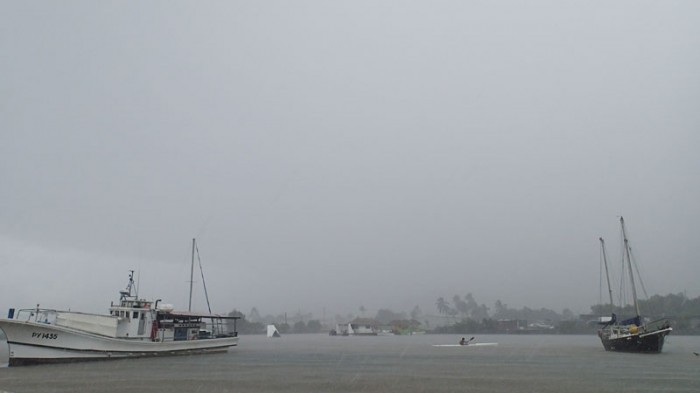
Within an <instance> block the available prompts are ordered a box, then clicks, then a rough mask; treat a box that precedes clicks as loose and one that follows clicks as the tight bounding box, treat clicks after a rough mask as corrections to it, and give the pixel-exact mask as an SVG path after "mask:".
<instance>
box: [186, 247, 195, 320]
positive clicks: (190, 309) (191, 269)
mask: <svg viewBox="0 0 700 393" xmlns="http://www.w3.org/2000/svg"><path fill="white" fill-rule="evenodd" d="M195 242H196V240H195V239H192V263H191V265H190V304H189V306H187V311H192V284H193V283H194V248H195V244H196V243H195Z"/></svg>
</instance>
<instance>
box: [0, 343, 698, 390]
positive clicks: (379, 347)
mask: <svg viewBox="0 0 700 393" xmlns="http://www.w3.org/2000/svg"><path fill="white" fill-rule="evenodd" d="M459 339H460V337H458V336H452V335H422V336H385V337H381V336H380V337H330V336H328V335H292V334H288V335H285V336H283V337H282V338H276V339H272V338H267V337H264V336H243V337H241V344H240V345H241V346H240V347H238V348H234V349H232V350H231V351H230V352H228V353H224V354H213V355H201V356H179V357H166V358H149V359H129V360H115V361H101V362H89V363H74V364H55V365H44V366H31V367H10V368H5V369H2V370H0V390H1V389H5V390H9V391H14V392H37V393H41V392H75V391H88V390H89V391H90V392H98V393H99V392H102V393H116V392H124V391H132V390H134V391H135V390H138V391H144V392H164V393H165V392H168V393H172V392H174V391H192V392H194V391H198V392H290V391H293V392H399V391H401V392H404V391H406V392H455V391H469V392H523V391H529V392H557V393H560V392H563V391H566V392H574V393H576V392H596V393H605V392H610V393H612V392H615V393H620V392H622V391H625V392H659V391H664V392H698V391H700V373H698V369H699V368H700V358H698V357H697V356H695V355H694V354H693V351H696V352H697V351H698V350H700V337H681V336H669V338H668V341H667V345H666V346H665V347H664V352H663V353H661V354H654V355H649V354H625V353H616V352H605V350H604V349H603V347H602V345H601V344H600V340H599V339H598V337H596V336H595V335H589V336H563V335H560V336H515V335H513V336H507V335H503V336H495V335H493V336H476V338H475V340H474V341H475V342H498V344H499V345H498V346H495V347H470V348H462V347H433V346H432V345H433V344H454V343H457V342H458V341H459ZM117 375H118V376H128V378H121V377H119V378H116V377H115V376H117Z"/></svg>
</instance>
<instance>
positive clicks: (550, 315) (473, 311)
mask: <svg viewBox="0 0 700 393" xmlns="http://www.w3.org/2000/svg"><path fill="white" fill-rule="evenodd" d="M639 303H640V308H641V309H642V310H643V312H644V314H645V315H644V316H645V317H649V318H652V319H655V318H668V319H670V320H671V321H672V326H673V328H674V331H675V333H677V334H700V297H697V298H694V299H689V298H687V297H686V296H685V294H682V293H681V294H668V295H666V296H661V295H654V296H652V297H650V298H649V299H646V300H640V302H639ZM435 307H436V310H437V312H438V315H434V314H425V313H423V312H422V311H421V309H420V308H419V307H418V306H415V307H414V308H413V309H412V310H411V312H408V313H407V312H395V311H392V310H390V309H388V308H382V309H379V310H378V311H377V313H376V314H375V315H374V316H369V317H368V316H367V315H366V312H367V310H366V308H365V307H364V306H360V307H359V308H358V310H359V312H360V313H359V314H358V315H354V314H352V313H350V314H346V315H340V314H338V315H335V317H334V318H333V320H334V322H335V323H338V324H344V323H350V322H352V321H353V320H355V319H356V318H362V319H363V320H368V319H369V320H372V321H375V322H376V323H377V324H378V325H382V326H388V327H391V326H414V327H416V326H417V327H419V329H420V330H423V331H426V332H429V333H450V334H452V333H518V332H521V333H528V332H536V333H553V334H554V333H559V334H587V333H593V332H595V330H596V328H597V324H596V321H597V318H598V317H600V316H609V315H610V314H611V312H615V313H616V314H617V315H618V316H626V315H633V314H634V310H633V308H632V306H626V307H614V308H612V307H611V306H610V305H605V304H596V305H593V306H591V313H590V314H584V315H579V316H577V315H575V314H574V313H573V312H572V311H571V310H569V309H564V310H563V311H562V312H561V313H559V312H556V311H554V310H551V309H547V308H539V309H532V308H529V307H523V308H520V309H516V308H511V307H508V305H507V304H505V303H503V302H502V301H501V300H497V301H496V302H495V303H494V305H493V308H491V307H488V306H486V305H485V304H479V303H478V302H477V301H476V299H475V298H474V296H473V295H472V294H471V293H468V294H467V295H465V296H464V297H462V296H459V295H454V296H452V298H451V299H449V300H447V299H446V298H444V297H439V298H438V299H437V300H436V302H435ZM229 316H237V317H240V319H239V320H238V323H237V328H238V331H239V332H240V333H242V334H261V333H263V332H264V331H265V326H266V325H267V324H274V325H276V327H277V329H278V330H279V331H280V333H282V334H285V333H319V332H325V331H329V330H330V329H333V328H334V327H335V323H333V322H329V321H328V320H326V319H323V320H322V319H318V318H315V317H314V316H313V314H311V313H303V312H301V311H299V312H297V313H295V314H294V315H292V316H289V317H288V316H287V315H286V314H282V315H276V316H273V315H266V316H264V317H263V316H261V315H260V313H259V311H258V310H257V309H256V308H255V307H253V308H252V309H251V311H250V312H249V313H248V315H245V314H243V313H242V312H241V311H238V310H233V311H231V312H230V313H229ZM331 324H332V326H331Z"/></svg>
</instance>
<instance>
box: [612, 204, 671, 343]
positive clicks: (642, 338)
mask: <svg viewBox="0 0 700 393" xmlns="http://www.w3.org/2000/svg"><path fill="white" fill-rule="evenodd" d="M620 225H621V227H622V238H623V247H624V250H623V264H626V270H627V271H628V273H629V282H630V289H631V291H632V300H633V305H634V311H635V316H634V317H632V318H628V319H625V320H622V321H618V320H617V315H615V313H614V304H613V295H612V287H611V285H610V275H609V272H608V261H607V256H606V251H605V241H604V240H603V238H600V245H601V253H602V257H603V262H604V264H605V277H606V279H607V284H608V293H609V295H610V307H611V318H610V320H609V321H607V322H604V323H603V326H602V327H601V328H600V329H599V330H598V336H599V337H600V340H601V342H602V344H603V347H604V348H605V350H606V351H622V352H649V353H659V352H661V350H662V349H663V345H664V339H665V337H666V335H668V334H669V333H671V331H672V330H673V328H671V324H670V322H669V321H668V320H667V319H659V320H655V321H652V322H648V323H644V322H643V319H642V316H641V312H640V310H639V301H638V299H637V288H636V285H635V277H634V271H633V268H632V258H631V248H630V245H629V240H628V239H627V231H626V228H625V220H624V218H622V217H620ZM637 274H638V275H639V272H637Z"/></svg>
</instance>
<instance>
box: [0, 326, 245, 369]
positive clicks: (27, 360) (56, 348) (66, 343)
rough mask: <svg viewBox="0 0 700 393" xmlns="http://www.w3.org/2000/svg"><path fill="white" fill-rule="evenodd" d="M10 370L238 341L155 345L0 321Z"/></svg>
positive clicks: (213, 347) (209, 348)
mask: <svg viewBox="0 0 700 393" xmlns="http://www.w3.org/2000/svg"><path fill="white" fill-rule="evenodd" d="M0 329H2V330H3V331H4V332H5V336H6V337H7V344H8V346H9V348H8V349H9V364H10V366H14V365H21V364H34V363H54V362H72V361H83V360H97V359H118V358H129V357H146V356H167V355H186V354H196V353H207V352H221V351H227V350H228V349H229V348H230V347H232V346H236V345H238V337H222V338H211V339H202V340H183V341H164V342H155V341H151V340H148V339H129V338H113V337H106V336H101V335H97V334H92V333H88V332H83V331H79V330H76V329H69V328H65V327H61V326H56V325H49V324H44V323H36V322H28V321H17V320H0Z"/></svg>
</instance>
